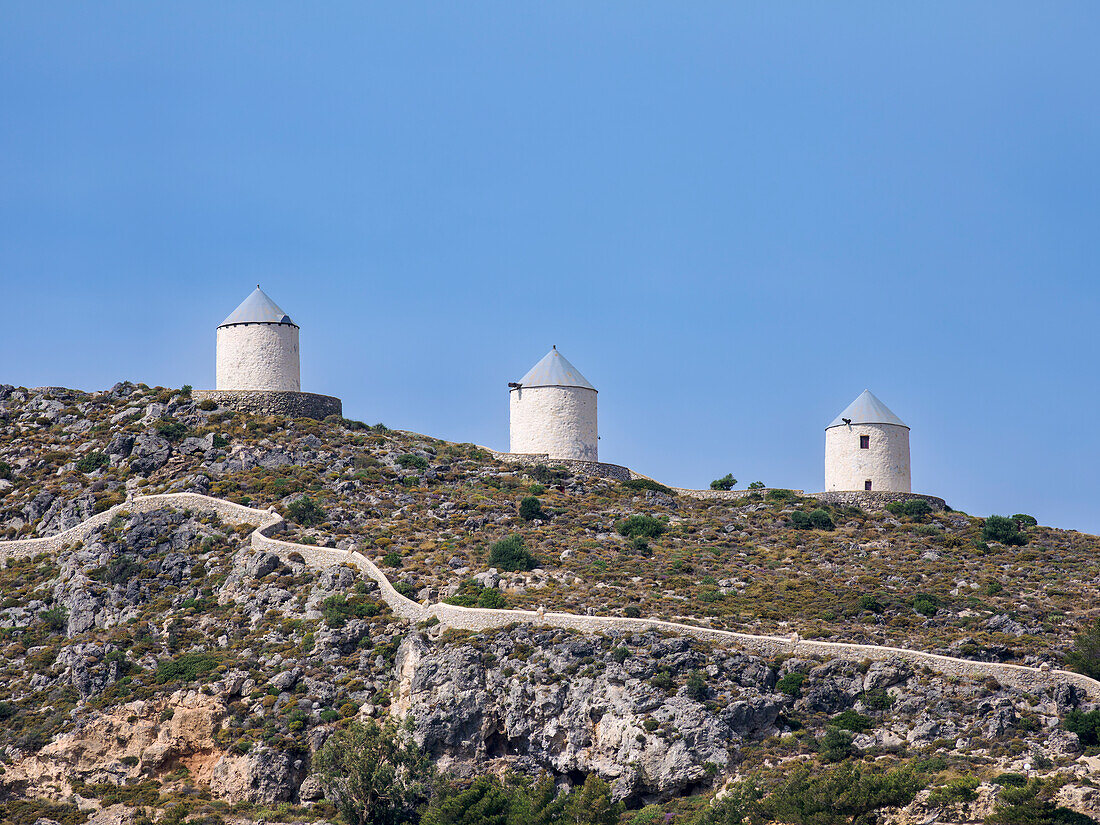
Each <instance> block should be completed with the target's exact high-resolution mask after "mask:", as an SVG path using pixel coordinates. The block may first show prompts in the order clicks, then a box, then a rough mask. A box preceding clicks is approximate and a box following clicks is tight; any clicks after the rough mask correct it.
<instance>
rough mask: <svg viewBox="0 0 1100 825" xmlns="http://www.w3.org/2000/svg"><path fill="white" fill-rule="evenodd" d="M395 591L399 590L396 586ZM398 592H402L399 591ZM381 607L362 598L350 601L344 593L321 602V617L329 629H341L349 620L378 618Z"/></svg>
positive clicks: (357, 597)
mask: <svg viewBox="0 0 1100 825" xmlns="http://www.w3.org/2000/svg"><path fill="white" fill-rule="evenodd" d="M394 590H397V588H396V586H395V587H394ZM397 592H399V593H400V592H401V591H400V590H398V591H397ZM379 610H380V608H379V606H378V605H377V604H376V603H375V602H373V601H371V600H369V599H365V598H363V597H362V596H358V595H357V596H352V597H351V598H350V599H349V598H348V597H347V596H345V595H344V594H342V593H337V594H336V595H334V596H329V597H328V598H327V599H325V600H324V601H323V602H321V616H322V618H324V620H325V624H326V625H328V626H329V627H335V628H340V627H343V626H344V625H345V624H347V621H348V619H364V618H367V617H369V616H377V615H378V613H379Z"/></svg>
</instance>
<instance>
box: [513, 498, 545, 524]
mask: <svg viewBox="0 0 1100 825" xmlns="http://www.w3.org/2000/svg"><path fill="white" fill-rule="evenodd" d="M519 517H520V518H521V519H523V520H524V521H533V520H534V519H537V518H541V519H544V518H546V514H545V513H543V512H542V502H541V501H539V500H538V498H536V497H535V496H527V497H526V498H524V499H523V500H522V501H521V502H520V503H519Z"/></svg>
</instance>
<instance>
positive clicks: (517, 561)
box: [489, 534, 539, 572]
mask: <svg viewBox="0 0 1100 825" xmlns="http://www.w3.org/2000/svg"><path fill="white" fill-rule="evenodd" d="M489 564H490V565H491V566H493V567H499V568H500V569H501V570H508V571H510V572H514V571H516V570H534V569H535V568H536V567H538V566H539V561H538V559H536V558H535V557H534V556H533V555H532V554H531V551H529V550H528V549H527V548H526V547H524V546H523V538H522V537H520V536H518V535H515V534H513V535H511V536H508V537H507V538H503V539H501V540H500V541H496V542H493V544H492V546H491V547H490V548H489Z"/></svg>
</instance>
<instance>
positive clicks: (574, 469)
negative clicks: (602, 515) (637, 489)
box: [480, 447, 633, 481]
mask: <svg viewBox="0 0 1100 825" xmlns="http://www.w3.org/2000/svg"><path fill="white" fill-rule="evenodd" d="M480 449H482V450H485V451H486V452H489V453H492V455H493V458H495V459H497V460H498V461H506V462H509V463H511V464H530V465H531V466H534V465H536V464H545V465H546V466H547V467H564V468H565V469H567V470H568V471H569V472H570V473H571V474H572V475H575V476H594V477H596V478H609V479H611V480H612V481H628V480H630V479H631V478H632V477H633V474H632V473H631V472H630V470H629V469H627V468H626V467H622V466H620V465H618V464H608V463H606V462H604V461H578V460H577V459H573V458H551V457H550V456H549V454H547V453H501V452H497V451H496V450H490V449H489V448H488V447H480Z"/></svg>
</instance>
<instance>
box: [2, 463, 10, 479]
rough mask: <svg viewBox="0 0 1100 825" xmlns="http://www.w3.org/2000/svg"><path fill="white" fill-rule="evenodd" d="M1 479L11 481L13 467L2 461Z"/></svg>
mask: <svg viewBox="0 0 1100 825" xmlns="http://www.w3.org/2000/svg"><path fill="white" fill-rule="evenodd" d="M0 479H3V480H4V481H11V465H10V464H8V462H6V461H0Z"/></svg>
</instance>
